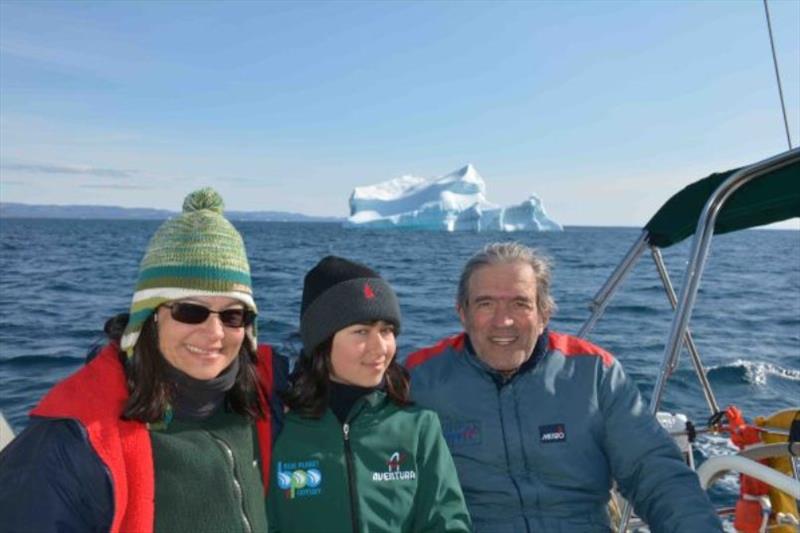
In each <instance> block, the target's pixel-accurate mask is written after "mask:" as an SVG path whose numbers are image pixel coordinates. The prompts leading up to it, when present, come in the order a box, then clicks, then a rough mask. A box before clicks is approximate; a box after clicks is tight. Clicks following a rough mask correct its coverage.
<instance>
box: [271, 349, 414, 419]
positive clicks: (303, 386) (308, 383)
mask: <svg viewBox="0 0 800 533" xmlns="http://www.w3.org/2000/svg"><path fill="white" fill-rule="evenodd" d="M332 347H333V337H332V336H331V337H330V338H328V339H327V340H326V341H325V342H323V343H322V344H320V345H319V346H318V347H317V348H316V350H314V353H312V354H310V355H309V354H306V353H305V352H302V353H301V354H300V358H299V359H298V361H297V367H296V368H295V370H294V372H293V373H292V375H291V376H290V377H289V388H288V390H286V392H284V393H283V394H281V399H282V400H283V402H284V404H285V405H286V406H287V407H288V408H289V409H290V410H292V411H295V412H297V413H298V414H300V416H303V417H306V418H320V417H322V415H323V414H324V413H325V409H327V407H328V397H329V396H328V395H329V390H330V387H329V384H330V375H331V372H332V371H333V365H332V364H331V348H332ZM395 355H396V354H395ZM383 382H384V386H383V388H384V390H385V392H386V395H387V396H388V397H389V399H390V400H391V401H392V402H394V403H395V404H397V405H399V406H405V405H410V404H411V400H410V388H411V386H410V380H409V376H408V370H406V368H405V367H404V366H403V365H401V364H400V363H398V362H397V357H392V362H391V363H389V367H388V368H387V369H386V373H385V374H384V377H383Z"/></svg>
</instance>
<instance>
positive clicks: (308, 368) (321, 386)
mask: <svg viewBox="0 0 800 533" xmlns="http://www.w3.org/2000/svg"><path fill="white" fill-rule="evenodd" d="M399 332H400V308H399V306H398V303H397V297H396V296H395V293H394V291H393V290H392V288H391V287H390V286H389V284H388V283H387V282H386V281H385V280H383V278H381V277H380V276H379V275H378V274H377V273H376V272H374V271H373V270H371V269H370V268H368V267H366V266H364V265H361V264H359V263H354V262H352V261H349V260H347V259H343V258H340V257H333V256H329V257H326V258H324V259H322V260H321V261H320V262H319V263H318V264H317V265H316V266H315V267H314V268H313V269H311V271H309V272H308V274H307V275H306V277H305V283H304V286H303V299H302V304H301V312H300V335H301V337H302V341H303V354H302V355H301V357H300V359H299V361H298V363H297V365H298V368H297V370H296V371H295V373H294V375H293V376H292V378H291V387H290V389H289V391H288V392H287V393H286V394H285V396H284V401H285V403H286V405H287V407H288V408H289V413H288V414H287V416H286V419H285V425H284V428H283V431H282V432H281V435H280V436H279V437H278V439H277V441H276V443H275V450H274V452H273V466H272V474H271V480H270V490H269V499H268V502H269V525H270V530H271V531H283V532H292V531H303V532H326V533H331V532H340V531H349V532H359V531H387V532H388V531H391V532H402V531H407V532H412V531H413V532H422V531H437V532H438V531H469V530H470V527H471V522H470V518H469V515H468V513H467V509H466V505H465V503H464V496H463V494H462V492H461V487H460V486H459V483H458V477H457V475H456V470H455V466H454V465H453V459H452V457H451V456H450V452H449V451H448V449H447V445H446V443H445V441H444V438H443V436H442V430H441V426H440V424H439V419H438V418H437V416H436V415H435V414H434V413H433V412H432V411H428V410H424V409H419V408H416V407H414V406H412V405H410V401H409V398H408V395H409V381H408V374H407V373H406V371H405V369H404V368H403V367H402V366H401V365H400V364H399V363H398V362H397V361H396V360H395V354H396V344H395V337H396V335H397V334H398V333H399Z"/></svg>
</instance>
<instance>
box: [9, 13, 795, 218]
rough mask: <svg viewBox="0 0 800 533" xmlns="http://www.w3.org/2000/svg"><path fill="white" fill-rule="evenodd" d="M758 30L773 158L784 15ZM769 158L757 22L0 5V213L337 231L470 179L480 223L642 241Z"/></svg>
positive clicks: (791, 29) (788, 30) (790, 30)
mask: <svg viewBox="0 0 800 533" xmlns="http://www.w3.org/2000/svg"><path fill="white" fill-rule="evenodd" d="M769 9H770V14H771V17H772V26H773V33H774V38H775V44H776V53H777V56H778V61H779V67H780V74H781V78H782V82H783V91H784V97H785V100H786V105H787V111H788V121H789V124H790V133H791V138H792V143H793V146H797V145H798V144H799V143H800V0H783V1H779V0H769ZM787 148H788V146H787V140H786V134H785V132H784V126H783V119H782V117H781V111H780V100H779V96H778V89H777V84H776V81H775V73H774V67H773V63H772V55H771V51H770V44H769V34H768V32H767V24H766V19H765V14H764V4H763V2H762V1H761V0H736V1H709V0H706V1H667V0H662V1H636V2H634V1H624V2H610V1H602V0H593V1H590V0H584V1H558V2H544V1H541V2H539V1H527V2H503V1H493V2H481V1H474V2H456V1H438V2H437V1H424V2H423V1H374V2H366V1H363V2H343V1H336V0H331V1H324V2H313V1H298V2H259V1H250V2H229V1H227V2H212V1H203V2H190V1H179V2H158V1H148V2H124V1H115V2H77V1H68V2H46V1H41V0H40V1H35V2H34V1H8V0H0V200H1V201H3V202H23V203H35V204H59V205H63V204H95V205H117V206H124V207H154V208H164V209H171V210H178V209H179V208H180V205H181V203H182V199H183V197H184V196H185V195H186V194H187V193H188V192H190V191H191V190H194V189H196V188H199V187H203V186H212V187H215V188H216V189H217V190H219V191H220V193H221V194H222V195H223V197H224V198H225V203H226V205H227V208H228V209H231V210H243V211H254V210H278V211H292V212H298V213H305V214H311V215H325V216H347V215H348V214H349V208H348V198H349V196H350V193H351V192H352V190H353V188H354V187H356V186H360V185H369V184H374V183H378V182H381V181H385V180H388V179H391V178H395V177H399V176H402V175H407V174H411V175H416V176H422V177H427V178H435V177H439V176H443V175H445V174H448V173H450V172H452V171H454V170H456V169H458V168H460V167H463V166H464V165H466V164H467V163H472V164H473V165H474V166H475V167H476V168H477V170H478V172H479V173H480V174H481V175H482V176H483V177H484V179H485V181H486V183H487V194H486V196H487V199H488V200H489V201H492V202H495V203H498V204H502V205H509V204H513V203H519V202H521V201H522V200H523V199H525V198H527V197H528V196H529V195H530V194H531V193H535V194H537V195H538V196H540V197H541V198H542V200H543V202H544V205H545V208H546V210H547V212H548V214H549V215H550V216H551V217H552V218H554V219H555V220H557V221H559V222H560V223H562V224H565V225H590V226H642V225H643V224H644V223H646V222H647V220H648V219H649V218H650V216H652V214H653V213H654V212H655V211H656V210H657V209H658V207H659V206H660V205H661V204H662V203H663V202H664V201H666V200H667V198H669V196H671V195H672V194H673V193H674V192H676V191H677V190H678V189H680V188H682V187H683V186H685V185H686V184H688V183H690V182H692V181H694V180H697V179H699V178H702V177H704V176H706V175H708V174H710V173H712V172H716V171H722V170H727V169H730V168H733V167H736V166H741V165H745V164H749V163H754V162H756V161H759V160H761V159H764V158H766V157H770V156H772V155H775V154H777V153H780V152H782V151H784V150H786V149H787ZM782 227H789V228H800V221H798V219H794V220H792V221H788V222H785V223H783V224H782Z"/></svg>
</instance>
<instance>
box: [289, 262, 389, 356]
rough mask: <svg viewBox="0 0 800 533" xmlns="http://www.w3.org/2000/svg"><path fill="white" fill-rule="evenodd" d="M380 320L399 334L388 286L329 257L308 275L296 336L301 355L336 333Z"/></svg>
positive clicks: (357, 266) (359, 266)
mask: <svg viewBox="0 0 800 533" xmlns="http://www.w3.org/2000/svg"><path fill="white" fill-rule="evenodd" d="M377 320H384V321H386V322H388V323H390V324H392V325H393V326H394V327H395V335H396V334H399V333H400V305H399V304H398V303H397V296H396V295H395V293H394V291H393V290H392V288H391V287H390V286H389V284H388V283H386V281H385V280H384V279H383V278H382V277H381V276H380V275H379V274H378V273H377V272H375V271H374V270H372V269H371V268H369V267H367V266H365V265H362V264H360V263H355V262H353V261H349V260H347V259H344V258H342V257H336V256H333V255H329V256H327V257H325V258H323V259H322V260H321V261H320V262H319V263H317V265H316V266H315V267H314V268H312V269H311V270H309V271H308V274H306V278H305V280H304V282H303V302H302V304H301V305H300V336H301V337H302V339H303V349H304V351H305V353H307V354H309V355H311V354H312V353H313V352H314V349H315V348H316V347H317V346H319V345H320V344H322V343H323V342H324V341H325V340H326V339H328V338H329V337H332V336H333V335H334V334H335V333H336V332H337V331H339V330H340V329H344V328H346V327H347V326H351V325H353V324H360V323H370V322H375V321H377Z"/></svg>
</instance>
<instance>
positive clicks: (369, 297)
mask: <svg viewBox="0 0 800 533" xmlns="http://www.w3.org/2000/svg"><path fill="white" fill-rule="evenodd" d="M364 297H365V298H366V299H367V300H372V299H373V298H375V293H374V292H372V287H370V286H369V283H365V284H364Z"/></svg>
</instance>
